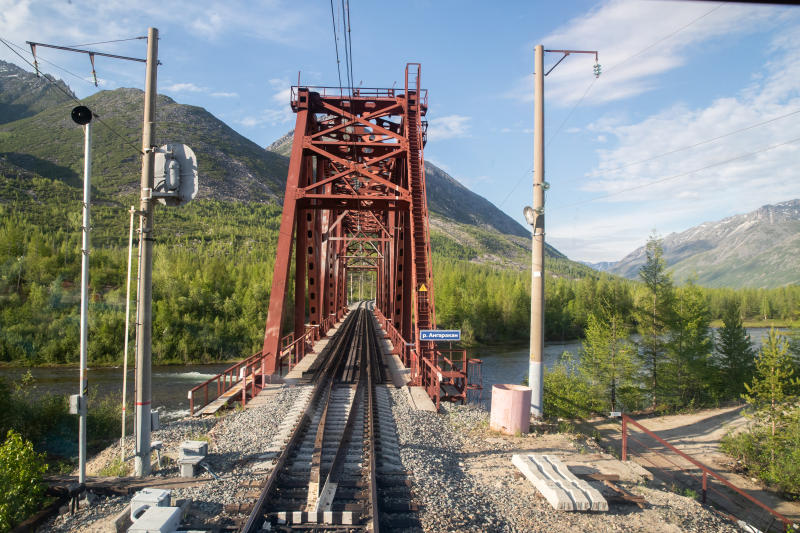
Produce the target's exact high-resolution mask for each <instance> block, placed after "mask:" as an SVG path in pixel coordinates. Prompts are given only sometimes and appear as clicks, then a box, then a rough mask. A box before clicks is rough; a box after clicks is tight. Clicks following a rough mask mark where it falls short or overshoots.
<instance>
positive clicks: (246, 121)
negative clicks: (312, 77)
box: [234, 78, 295, 128]
mask: <svg viewBox="0 0 800 533" xmlns="http://www.w3.org/2000/svg"><path fill="white" fill-rule="evenodd" d="M268 84H269V87H270V89H271V90H272V95H271V96H270V98H269V99H270V100H271V101H272V102H274V105H272V106H270V107H267V108H265V109H263V110H262V111H261V112H260V113H259V114H258V115H256V116H253V115H250V116H248V117H245V118H242V119H239V120H235V121H234V122H236V123H237V124H241V125H242V126H245V127H248V128H252V127H255V126H264V125H269V126H279V125H281V124H289V123H291V122H292V121H293V120H294V119H295V116H294V112H293V111H292V108H291V106H290V102H289V97H290V93H291V84H290V83H289V81H288V80H286V79H280V78H273V79H271V80H269V81H268Z"/></svg>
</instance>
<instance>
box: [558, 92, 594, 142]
mask: <svg viewBox="0 0 800 533" xmlns="http://www.w3.org/2000/svg"><path fill="white" fill-rule="evenodd" d="M595 82H597V78H594V79H593V80H592V82H591V83H590V84H589V86H588V87H586V90H585V91H584V92H583V96H581V97H580V99H579V100H578V101H577V102H575V105H574V106H572V109H570V111H569V113H567V116H566V117H565V118H564V120H563V121H561V125H560V126H558V128H557V129H556V132H555V133H554V134H553V136H552V137H550V138H549V139H548V140H547V144H546V146H550V143H552V142H553V139H555V138H556V137H558V134H559V133H560V132H561V128H563V127H564V125H565V124H566V123H567V121H568V120H569V119H570V117H571V116H572V114H573V113H574V112H575V110H576V109H578V106H579V105H581V103H582V102H583V100H584V99H585V98H586V96H587V95H588V94H589V91H591V90H592V87H594V84H595Z"/></svg>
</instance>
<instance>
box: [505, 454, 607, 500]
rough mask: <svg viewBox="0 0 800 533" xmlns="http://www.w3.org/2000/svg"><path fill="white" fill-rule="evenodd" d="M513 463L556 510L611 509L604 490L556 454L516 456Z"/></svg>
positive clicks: (512, 459) (512, 460)
mask: <svg viewBox="0 0 800 533" xmlns="http://www.w3.org/2000/svg"><path fill="white" fill-rule="evenodd" d="M511 462H512V463H514V465H515V466H516V467H517V468H519V470H520V471H521V472H522V474H523V475H524V476H525V477H526V478H527V479H528V481H530V482H531V483H532V484H533V486H534V487H536V490H538V491H539V492H540V493H541V494H542V496H544V497H545V499H547V501H548V502H550V505H552V506H553V508H554V509H558V510H560V511H608V502H607V501H606V499H605V498H603V495H602V494H600V491H598V490H597V489H595V488H593V487H592V486H591V485H589V484H588V483H587V482H586V481H583V480H582V479H578V478H577V477H575V475H574V474H573V473H572V472H570V471H569V468H567V466H566V465H565V464H564V463H562V462H561V460H560V459H559V458H558V457H556V456H555V455H537V454H533V455H514V456H513V457H512V458H511Z"/></svg>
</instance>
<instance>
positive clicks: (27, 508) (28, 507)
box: [0, 429, 47, 531]
mask: <svg viewBox="0 0 800 533" xmlns="http://www.w3.org/2000/svg"><path fill="white" fill-rule="evenodd" d="M46 470H47V465H45V462H44V454H38V453H36V452H35V451H33V444H32V443H31V442H30V441H27V440H25V439H23V438H22V436H21V435H20V434H19V433H17V432H16V431H14V430H13V429H12V430H9V431H8V434H7V435H6V441H5V442H4V443H3V445H2V446H0V531H9V530H10V529H11V528H12V527H13V526H14V525H16V524H17V523H19V522H21V521H22V520H24V519H25V518H27V517H28V515H30V514H31V513H32V512H33V511H35V510H37V509H38V508H39V507H40V505H41V503H42V500H43V497H44V491H45V487H44V485H43V484H42V476H43V475H44V473H45V471H46Z"/></svg>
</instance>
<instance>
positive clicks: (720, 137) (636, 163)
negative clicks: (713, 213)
mask: <svg viewBox="0 0 800 533" xmlns="http://www.w3.org/2000/svg"><path fill="white" fill-rule="evenodd" d="M798 113H800V109H797V110H795V111H792V112H791V113H786V114H785V115H781V116H779V117H774V118H771V119H769V120H764V121H762V122H758V123H756V124H751V125H749V126H745V127H744V128H740V129H738V130H733V131H730V132H728V133H724V134H722V135H718V136H717V137H712V138H711V139H706V140H704V141H699V142H696V143H694V144H690V145H687V146H682V147H680V148H675V149H674V150H670V151H669V152H664V153H661V154H658V155H654V156H652V157H648V158H647V159H640V160H639V161H633V162H631V163H625V164H624V165H620V166H618V167H614V168H609V169H603V170H598V171H596V172H595V173H593V174H592V176H598V175H603V174H610V173H612V172H616V171H618V170H622V169H623V168H627V167H631V166H634V165H641V164H642V163H648V162H650V161H653V160H656V159H659V158H661V157H665V156H668V155H672V154H675V153H677V152H682V151H684V150H690V149H692V148H697V147H698V146H702V145H704V144H708V143H712V142H714V141H718V140H720V139H724V138H725V137H730V136H731V135H735V134H737V133H741V132H743V131H748V130H752V129H753V128H757V127H759V126H763V125H765V124H769V123H771V122H775V121H778V120H781V119H784V118H787V117H791V116H792V115H796V114H798Z"/></svg>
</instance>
